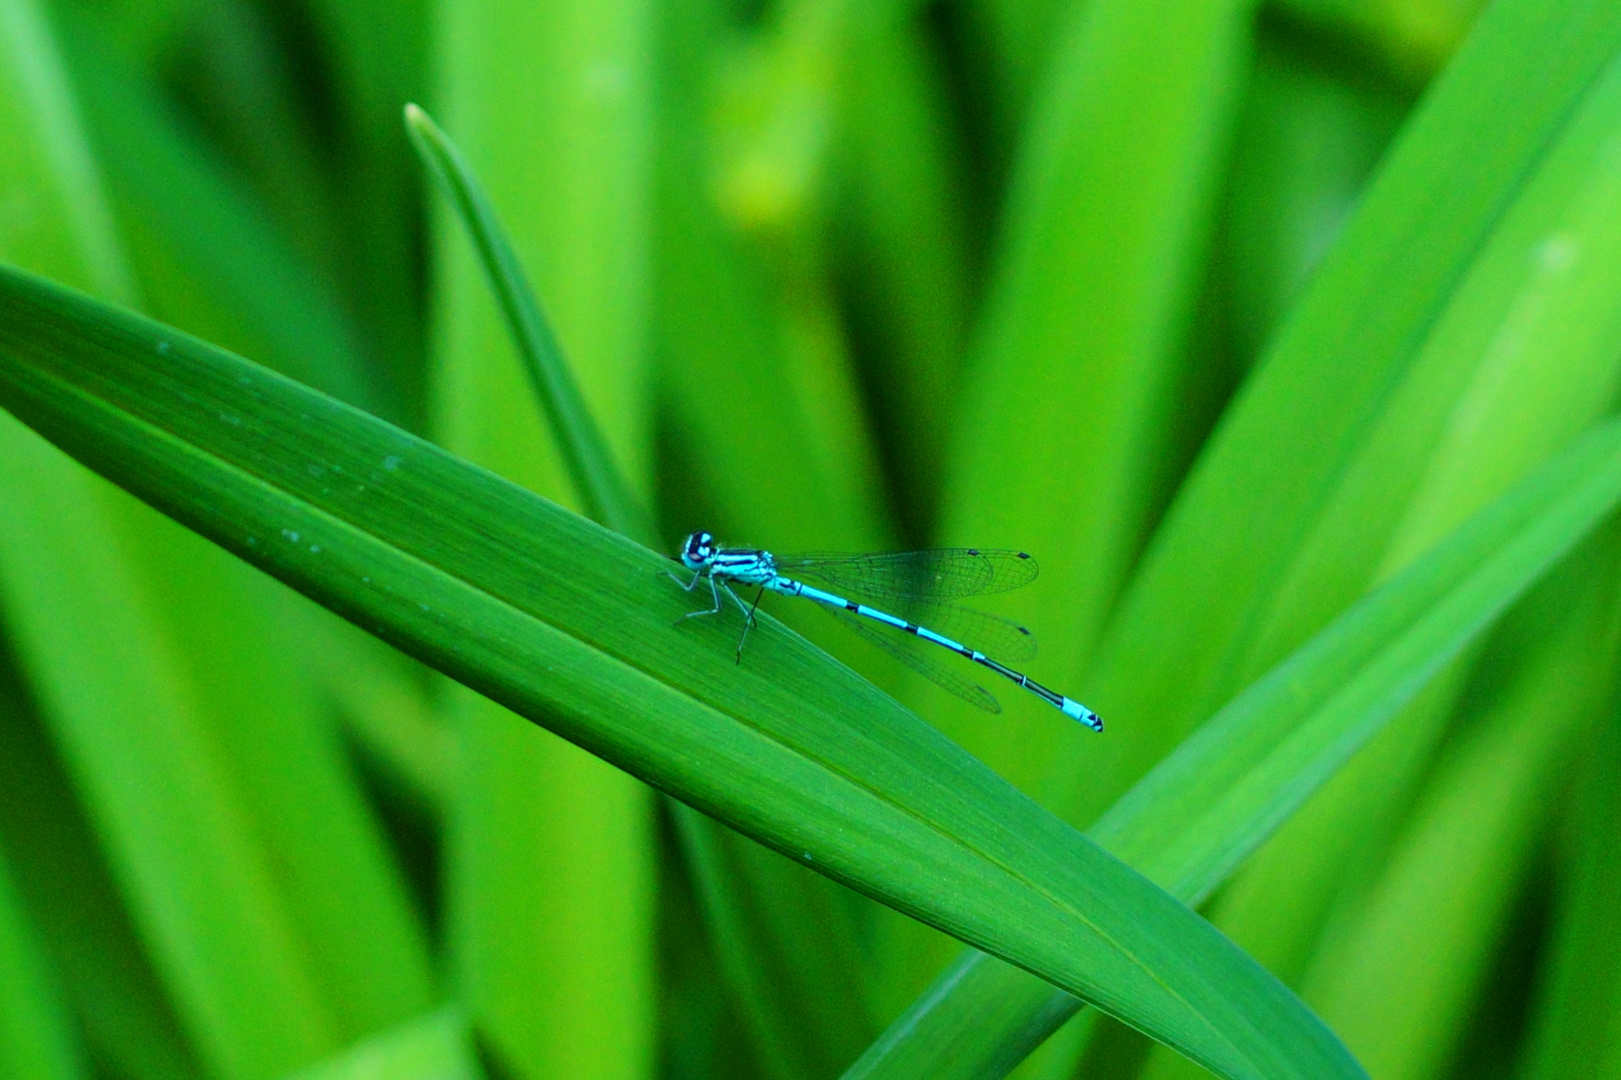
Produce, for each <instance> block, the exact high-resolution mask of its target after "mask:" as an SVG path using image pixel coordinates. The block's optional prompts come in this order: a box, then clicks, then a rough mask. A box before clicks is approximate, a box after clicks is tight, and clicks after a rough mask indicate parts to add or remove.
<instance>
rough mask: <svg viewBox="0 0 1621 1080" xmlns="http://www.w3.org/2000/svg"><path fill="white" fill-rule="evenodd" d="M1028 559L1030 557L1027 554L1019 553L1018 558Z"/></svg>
mask: <svg viewBox="0 0 1621 1080" xmlns="http://www.w3.org/2000/svg"><path fill="white" fill-rule="evenodd" d="M1029 557H1030V555H1029V553H1028V552H1024V551H1021V552H1019V558H1021V559H1028V558H1029Z"/></svg>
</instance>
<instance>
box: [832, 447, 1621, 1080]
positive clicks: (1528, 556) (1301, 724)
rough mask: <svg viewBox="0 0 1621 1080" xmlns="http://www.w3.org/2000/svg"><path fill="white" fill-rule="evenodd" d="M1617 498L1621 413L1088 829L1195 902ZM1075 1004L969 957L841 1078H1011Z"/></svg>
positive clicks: (1227, 711) (1191, 742)
mask: <svg viewBox="0 0 1621 1080" xmlns="http://www.w3.org/2000/svg"><path fill="white" fill-rule="evenodd" d="M1618 500H1621V422H1611V423H1608V424H1606V425H1604V426H1603V427H1602V428H1601V429H1599V430H1598V431H1596V432H1594V433H1593V434H1592V435H1589V436H1587V437H1584V438H1583V439H1581V440H1579V441H1578V442H1577V443H1576V444H1575V445H1573V446H1572V447H1571V448H1570V449H1569V450H1568V451H1566V452H1565V453H1564V454H1562V455H1560V456H1559V458H1558V459H1557V460H1555V461H1553V462H1550V463H1549V464H1548V465H1547V466H1545V467H1544V468H1543V469H1541V470H1539V471H1538V472H1537V473H1536V474H1535V475H1534V476H1532V477H1531V478H1530V479H1528V480H1526V481H1524V482H1523V483H1521V484H1520V485H1519V486H1517V487H1516V488H1515V489H1514V490H1513V491H1511V492H1510V493H1508V494H1506V495H1504V496H1503V497H1502V498H1501V499H1500V500H1498V501H1497V502H1496V503H1494V504H1493V505H1492V506H1491V507H1490V508H1488V509H1487V510H1485V511H1482V512H1481V513H1480V514H1479V515H1477V516H1476V517H1475V518H1474V519H1472V520H1471V521H1470V522H1469V523H1468V524H1467V525H1465V526H1464V527H1462V528H1460V529H1459V530H1458V531H1457V532H1456V533H1455V534H1454V535H1453V536H1452V537H1450V538H1448V539H1447V541H1446V542H1445V543H1444V544H1442V545H1440V546H1438V547H1437V548H1436V549H1434V550H1433V551H1432V552H1430V553H1429V554H1428V555H1426V556H1424V557H1423V558H1422V559H1420V560H1419V561H1417V562H1416V563H1415V564H1414V565H1413V566H1412V567H1411V568H1409V569H1408V570H1407V571H1405V572H1403V573H1402V574H1401V575H1400V576H1398V577H1397V578H1395V579H1393V580H1392V581H1391V582H1390V583H1389V584H1387V585H1386V586H1384V587H1383V588H1381V589H1380V590H1379V591H1378V592H1376V593H1374V594H1373V595H1371V596H1369V597H1368V598H1367V599H1366V600H1364V601H1362V602H1361V603H1359V604H1358V605H1356V606H1355V607H1354V608H1352V609H1351V610H1350V611H1349V612H1347V613H1346V614H1345V615H1344V616H1342V617H1341V618H1340V619H1338V620H1336V621H1335V622H1334V623H1333V625H1331V626H1330V627H1329V628H1328V629H1326V630H1324V631H1323V632H1322V633H1320V634H1319V635H1318V636H1317V637H1316V638H1314V639H1313V640H1312V641H1311V642H1310V643H1308V644H1307V645H1306V646H1304V647H1303V648H1301V649H1300V650H1299V651H1298V652H1296V653H1295V654H1294V655H1293V656H1292V657H1290V658H1289V659H1288V660H1287V661H1286V662H1285V663H1283V664H1280V665H1279V666H1278V667H1277V668H1275V669H1274V670H1273V671H1272V672H1270V673H1269V674H1268V675H1267V676H1266V677H1265V678H1263V679H1261V680H1260V681H1258V682H1257V683H1256V684H1255V685H1253V686H1252V687H1250V688H1249V689H1248V690H1246V691H1245V692H1244V693H1243V694H1241V695H1239V696H1238V697H1237V698H1236V699H1234V701H1233V702H1232V703H1231V704H1230V705H1228V706H1227V707H1226V708H1224V709H1223V710H1222V711H1221V712H1219V713H1218V714H1217V715H1216V716H1215V717H1213V718H1212V719H1211V720H1210V721H1209V722H1207V723H1206V724H1205V725H1204V726H1203V727H1202V728H1200V729H1199V731H1198V732H1196V733H1195V734H1194V735H1193V736H1192V737H1191V738H1189V739H1188V740H1187V741H1185V742H1184V743H1182V745H1181V746H1179V747H1178V748H1177V750H1176V751H1175V752H1174V753H1173V754H1171V755H1170V757H1168V758H1167V759H1166V760H1165V761H1164V762H1162V763H1161V764H1160V765H1159V766H1158V767H1156V768H1155V769H1154V770H1153V771H1152V772H1150V773H1149V774H1148V775H1147V776H1146V777H1144V779H1143V780H1142V781H1140V782H1139V783H1138V784H1137V786H1136V787H1134V788H1133V789H1132V790H1131V792H1129V793H1128V794H1127V795H1126V796H1125V797H1124V798H1123V799H1121V800H1120V802H1118V803H1116V804H1115V806H1114V807H1113V808H1111V809H1110V811H1109V812H1108V813H1107V814H1106V815H1105V816H1104V817H1103V818H1102V820H1100V821H1099V822H1098V823H1097V825H1095V826H1094V827H1093V828H1092V830H1091V835H1092V836H1093V837H1094V839H1096V840H1097V842H1098V843H1100V844H1102V845H1104V846H1105V847H1106V848H1107V849H1108V850H1110V851H1112V852H1113V853H1115V854H1116V855H1118V856H1119V857H1121V858H1122V859H1125V860H1126V861H1128V862H1130V863H1131V864H1132V865H1133V866H1136V867H1137V868H1138V869H1140V870H1142V871H1143V872H1144V873H1145V874H1147V875H1149V877H1150V878H1151V879H1152V880H1154V881H1157V882H1159V883H1161V884H1162V885H1164V886H1165V887H1166V888H1167V889H1169V890H1170V891H1171V893H1172V894H1173V895H1175V896H1176V897H1177V898H1178V899H1181V900H1183V901H1185V902H1187V903H1189V904H1195V903H1198V902H1199V901H1200V900H1202V899H1203V898H1204V897H1206V896H1208V895H1209V893H1210V891H1211V890H1212V889H1214V888H1215V887H1216V886H1217V885H1219V884H1220V883H1221V882H1222V881H1223V880H1224V879H1225V878H1226V876H1227V875H1228V874H1229V873H1230V872H1231V871H1232V869H1233V868H1234V867H1235V866H1237V865H1238V863H1239V862H1240V861H1242V859H1243V858H1244V857H1245V856H1247V855H1248V854H1250V853H1251V852H1253V851H1255V850H1256V849H1257V848H1258V847H1259V846H1260V845H1261V843H1262V842H1263V841H1264V840H1265V839H1266V837H1267V836H1268V835H1269V834H1270V833H1271V832H1272V831H1273V830H1274V829H1276V828H1277V826H1278V824H1279V823H1280V822H1281V821H1283V820H1284V819H1285V818H1287V817H1288V815H1289V814H1290V813H1291V812H1293V811H1294V810H1295V809H1296V808H1298V807H1299V806H1300V805H1301V803H1303V802H1304V801H1305V800H1306V798H1307V797H1308V796H1309V795H1310V794H1311V793H1312V792H1313V791H1315V790H1317V789H1318V788H1319V787H1320V786H1321V785H1322V784H1323V783H1324V782H1325V781H1326V780H1327V779H1328V778H1329V777H1331V776H1332V775H1333V774H1334V772H1335V771H1336V770H1338V769H1339V768H1340V767H1342V766H1343V765H1344V763H1345V762H1346V760H1347V759H1348V758H1349V757H1350V756H1351V755H1352V754H1353V753H1355V752H1356V750H1357V749H1359V748H1360V747H1361V746H1363V745H1364V744H1365V743H1366V742H1367V741H1368V740H1369V739H1370V738H1371V737H1372V736H1373V734H1374V733H1375V732H1376V731H1377V730H1378V729H1379V727H1380V726H1381V725H1382V724H1384V723H1385V722H1387V721H1388V720H1389V719H1390V718H1391V717H1392V716H1393V715H1395V714H1396V713H1397V712H1398V711H1399V710H1400V709H1401V708H1402V706H1403V705H1405V704H1406V703H1407V702H1408V701H1409V700H1411V699H1412V697H1413V695H1414V694H1416V693H1417V692H1418V690H1419V689H1420V688H1421V687H1422V686H1423V685H1424V684H1425V682H1426V681H1427V680H1428V679H1430V678H1431V677H1432V676H1433V675H1434V674H1435V673H1436V671H1438V670H1439V669H1440V668H1441V667H1442V666H1444V665H1445V664H1446V663H1447V662H1448V661H1449V660H1450V659H1451V658H1452V657H1454V656H1456V655H1457V653H1458V651H1459V650H1460V649H1462V648H1463V647H1464V646H1465V645H1466V644H1467V643H1468V642H1469V641H1470V640H1471V639H1472V638H1474V637H1475V636H1476V635H1478V634H1479V633H1480V631H1481V630H1482V629H1483V628H1484V627H1486V626H1487V625H1489V624H1490V622H1491V621H1492V620H1493V619H1494V618H1495V617H1496V616H1497V615H1498V614H1499V613H1500V612H1501V611H1503V609H1504V608H1505V607H1506V606H1507V605H1508V604H1510V603H1512V602H1513V601H1514V599H1515V598H1516V597H1518V596H1519V595H1520V594H1521V593H1523V592H1524V591H1525V589H1526V588H1527V587H1529V586H1530V584H1531V583H1532V582H1534V581H1535V580H1536V579H1537V578H1538V577H1539V576H1540V575H1541V574H1542V573H1543V572H1544V571H1546V570H1547V568H1548V567H1549V566H1550V565H1551V564H1552V563H1553V562H1554V561H1555V560H1557V559H1558V558H1559V557H1560V556H1561V555H1563V554H1564V553H1565V552H1567V551H1569V550H1570V548H1571V547H1572V545H1574V544H1575V543H1576V542H1578V541H1579V540H1580V539H1581V538H1582V537H1583V536H1585V535H1586V534H1587V533H1588V532H1590V531H1591V530H1592V529H1593V528H1594V527H1595V526H1596V525H1597V524H1598V523H1599V522H1600V521H1601V520H1602V519H1603V518H1604V517H1605V516H1606V515H1607V514H1608V513H1609V512H1610V511H1612V510H1613V509H1614V507H1615V505H1616V503H1617V501H1618ZM988 1001H994V1002H997V1003H999V1004H998V1006H997V1008H998V1015H999V1016H1001V1017H1003V1018H1004V1020H1003V1022H1002V1023H1000V1024H999V1025H998V1026H997V1027H996V1028H995V1029H994V1030H995V1033H996V1036H997V1037H996V1038H994V1039H993V1038H988V1037H987V1035H988V1034H989V1033H990V1032H991V1031H992V1030H993V1029H992V1028H991V1026H990V1025H989V1024H988V1023H987V1022H985V1020H984V1019H983V1017H982V1018H981V1019H980V1020H978V1021H976V1022H975V1025H974V1026H975V1028H976V1029H977V1035H978V1038H979V1040H980V1042H979V1045H978V1048H977V1051H976V1052H975V1053H974V1054H970V1053H968V1052H967V1051H966V1050H964V1051H959V1052H956V1053H954V1054H953V1055H952V1056H951V1057H949V1058H937V1057H936V1056H935V1054H936V1050H935V1049H934V1048H935V1047H936V1046H939V1045H942V1044H944V1045H949V1040H948V1039H947V1037H946V1036H945V1034H944V1033H945V1032H949V1031H951V1030H955V1029H957V1028H959V1027H961V1026H962V1025H964V1024H965V1023H966V1021H967V1018H968V1017H969V1016H972V1015H978V1014H976V1013H972V1012H969V1011H968V1010H970V1009H974V1008H977V1007H979V1006H981V1005H982V1004H983V1003H985V1002H988ZM1015 1003H1016V1004H1015ZM1076 1008H1079V1003H1076V1002H1073V1001H1071V1002H1070V1004H1069V1006H1068V1008H1067V1009H1066V1008H1065V1006H1064V1002H1063V999H1062V996H1061V995H1057V994H1055V993H1054V991H1053V990H1052V988H1051V987H1048V986H1045V985H1043V984H1041V983H1040V982H1039V981H1037V980H1035V979H1032V978H1031V977H1030V976H1029V975H1028V974H1026V973H1025V972H1022V971H1019V970H1017V969H1015V968H1013V967H1011V966H1009V965H1006V964H1000V963H997V962H995V961H992V960H990V959H989V958H987V957H984V956H983V955H982V954H981V955H976V954H973V953H968V954H965V955H964V956H963V957H962V958H960V959H959V960H958V962H957V963H956V964H955V965H953V967H952V968H951V969H949V970H948V971H947V972H946V974H944V975H942V976H941V978H940V979H939V980H937V982H936V984H935V989H934V991H932V992H931V993H930V994H928V995H925V996H924V997H923V998H921V999H919V1002H918V1003H917V1004H916V1005H914V1006H913V1008H912V1009H911V1010H909V1012H908V1014H907V1015H906V1016H905V1017H903V1018H902V1019H901V1020H899V1021H897V1022H896V1024H894V1025H893V1026H892V1027H891V1029H890V1032H889V1033H888V1034H886V1036H885V1038H884V1040H883V1041H881V1042H880V1043H878V1044H876V1045H875V1046H874V1047H873V1049H872V1050H871V1051H869V1053H868V1055H867V1056H866V1057H865V1058H864V1059H863V1061H862V1062H861V1063H860V1064H858V1065H857V1066H856V1067H855V1068H853V1069H852V1070H851V1072H850V1073H849V1074H847V1075H849V1076H851V1077H864V1078H865V1077H888V1076H895V1077H900V1076H904V1075H919V1074H920V1073H926V1074H927V1075H931V1076H962V1077H988V1076H997V1075H1002V1074H1001V1073H999V1072H997V1071H996V1070H997V1069H998V1068H1005V1067H1006V1065H1007V1064H1010V1063H1013V1062H1017V1061H1019V1060H1020V1059H1021V1058H1022V1057H1023V1055H1024V1054H1025V1053H1028V1052H1029V1050H1031V1049H1032V1048H1033V1047H1034V1046H1036V1045H1037V1044H1039V1042H1040V1041H1041V1040H1042V1039H1043V1038H1045V1037H1046V1036H1047V1035H1049V1034H1051V1032H1052V1031H1053V1030H1055V1029H1056V1028H1057V1026H1058V1025H1059V1024H1061V1023H1062V1022H1063V1021H1064V1020H1065V1019H1067V1018H1068V1016H1069V1015H1071V1014H1072V1013H1073V1012H1074V1010H1075V1009H1076Z"/></svg>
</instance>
